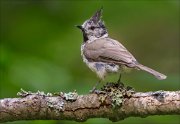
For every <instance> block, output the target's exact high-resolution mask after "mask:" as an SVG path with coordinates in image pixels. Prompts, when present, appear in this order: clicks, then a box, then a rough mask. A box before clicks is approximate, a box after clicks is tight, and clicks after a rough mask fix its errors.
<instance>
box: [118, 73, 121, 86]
mask: <svg viewBox="0 0 180 124" xmlns="http://www.w3.org/2000/svg"><path fill="white" fill-rule="evenodd" d="M117 83H118V84H120V83H121V73H120V74H119V79H118V81H117Z"/></svg>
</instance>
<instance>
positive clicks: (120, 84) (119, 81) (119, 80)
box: [117, 73, 124, 87]
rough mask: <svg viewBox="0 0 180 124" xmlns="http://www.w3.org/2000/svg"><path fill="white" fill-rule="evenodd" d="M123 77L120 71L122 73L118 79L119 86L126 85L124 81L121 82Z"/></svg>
mask: <svg viewBox="0 0 180 124" xmlns="http://www.w3.org/2000/svg"><path fill="white" fill-rule="evenodd" d="M121 77H122V75H121V73H120V74H119V79H118V81H117V84H118V86H121V87H124V84H123V82H121Z"/></svg>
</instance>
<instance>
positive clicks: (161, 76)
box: [136, 64, 167, 80]
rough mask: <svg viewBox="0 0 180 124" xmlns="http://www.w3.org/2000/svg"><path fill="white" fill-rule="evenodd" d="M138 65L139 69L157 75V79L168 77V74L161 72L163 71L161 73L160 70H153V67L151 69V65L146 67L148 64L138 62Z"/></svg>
mask: <svg viewBox="0 0 180 124" xmlns="http://www.w3.org/2000/svg"><path fill="white" fill-rule="evenodd" d="M136 67H137V68H138V69H140V70H143V71H146V72H148V73H150V74H152V75H154V76H155V77H156V78H157V79H159V80H164V79H166V77H167V76H166V75H164V74H161V73H159V72H157V71H155V70H153V69H151V68H149V67H146V66H144V65H141V64H137V65H136Z"/></svg>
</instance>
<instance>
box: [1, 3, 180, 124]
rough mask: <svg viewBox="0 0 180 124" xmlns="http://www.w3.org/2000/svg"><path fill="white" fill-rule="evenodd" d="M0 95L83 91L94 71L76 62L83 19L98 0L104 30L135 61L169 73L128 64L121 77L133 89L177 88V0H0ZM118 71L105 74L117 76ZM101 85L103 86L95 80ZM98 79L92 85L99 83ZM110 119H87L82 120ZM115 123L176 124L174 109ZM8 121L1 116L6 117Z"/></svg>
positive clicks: (179, 18) (104, 123) (55, 123)
mask: <svg viewBox="0 0 180 124" xmlns="http://www.w3.org/2000/svg"><path fill="white" fill-rule="evenodd" d="M0 4H1V5H0V6H1V19H0V21H1V22H0V29H1V33H0V34H1V36H0V38H1V39H0V41H1V43H0V49H1V53H0V54H1V56H0V74H1V77H0V98H5V97H16V93H17V92H18V91H19V90H20V88H23V89H25V90H30V91H34V92H35V91H37V90H40V91H45V92H58V91H65V92H69V91H73V90H75V89H76V90H77V92H78V93H79V94H87V93H88V92H89V90H90V89H91V88H92V87H93V85H94V84H95V83H96V82H97V80H98V79H97V77H96V75H95V74H94V73H92V72H91V71H90V70H89V69H88V68H87V67H86V65H85V64H84V63H83V62H82V59H81V56H80V45H81V43H82V34H81V32H80V30H78V29H76V28H75V27H74V25H76V24H82V23H83V22H84V21H85V20H86V19H88V18H90V17H91V16H92V15H93V14H94V13H95V11H96V10H97V9H99V8H100V7H101V6H103V8H104V11H103V20H104V21H105V24H106V27H107V29H108V32H109V34H110V36H111V37H112V38H114V39H117V40H119V41H121V43H122V44H123V45H125V47H126V48H127V49H128V50H129V51H130V52H132V53H133V55H134V56H135V57H136V58H137V60H138V61H139V62H141V63H142V64H144V65H147V66H149V67H152V68H154V69H156V70H158V71H160V72H163V73H164V74H166V75H167V76H168V78H167V80H163V81H159V80H157V79H155V78H154V77H153V76H151V75H149V74H147V73H145V72H142V71H136V70H133V71H131V73H127V74H123V77H122V81H123V82H124V83H125V84H126V85H129V86H132V87H134V88H135V89H136V91H143V92H144V91H156V90H179V89H180V58H179V57H180V55H179V54H180V50H179V48H180V47H179V46H180V41H179V40H180V37H179V34H180V24H179V22H180V11H179V10H180V6H179V4H180V2H179V1H178V0H164V1H163V0H158V1H155V0H153V1H148V0H138V1H133V0H129V1H128V0H127V1H125V0H123V1H111V0H109V1H108V0H106V1H88V0H87V1H80V0H79V1H73V0H72V1H58V0H54V1H38V2H37V1H35V0H24V1H19V0H18V1H16V0H14V1H8V0H3V1H2V0H1V3H0ZM117 79H118V75H116V76H111V77H109V78H108V80H111V81H116V80H117ZM101 86H102V85H101ZM101 86H99V87H101ZM19 123H20V124H67V123H76V122H74V121H18V122H12V123H9V124H19ZM91 123H100V124H108V123H112V122H110V121H109V120H108V119H89V120H88V121H86V122H84V124H91ZM116 123H121V124H131V123H137V124H143V123H146V124H169V123H171V124H179V123H180V120H179V116H176V115H171V116H151V117H147V118H138V117H131V118H127V119H125V120H123V121H120V122H116ZM7 124H8V123H7Z"/></svg>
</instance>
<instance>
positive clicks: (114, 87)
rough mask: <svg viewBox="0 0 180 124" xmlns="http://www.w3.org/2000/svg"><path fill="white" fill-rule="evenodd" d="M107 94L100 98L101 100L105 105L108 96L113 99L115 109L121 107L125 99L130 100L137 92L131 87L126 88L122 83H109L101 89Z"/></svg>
mask: <svg viewBox="0 0 180 124" xmlns="http://www.w3.org/2000/svg"><path fill="white" fill-rule="evenodd" d="M101 90H102V91H105V94H103V95H100V96H99V100H100V102H101V103H103V102H104V101H105V99H106V97H107V96H109V97H110V98H111V101H112V106H113V107H120V106H122V104H123V101H124V99H125V98H130V97H131V96H132V94H133V93H134V92H135V91H134V89H133V88H131V87H129V86H128V87H125V86H124V85H123V84H122V83H107V84H106V85H104V87H103V88H102V89H101Z"/></svg>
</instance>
